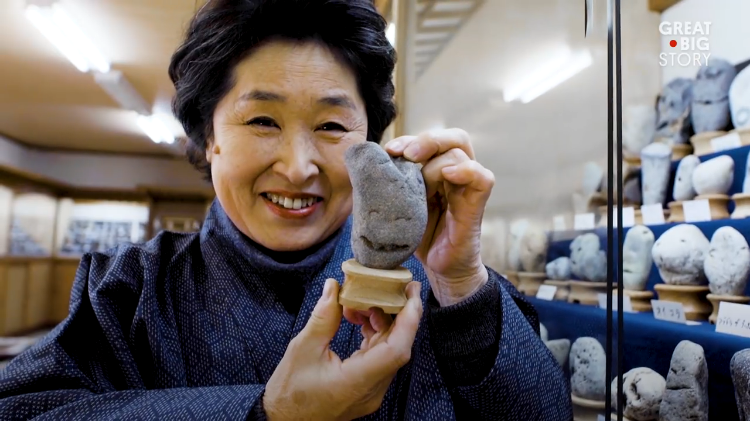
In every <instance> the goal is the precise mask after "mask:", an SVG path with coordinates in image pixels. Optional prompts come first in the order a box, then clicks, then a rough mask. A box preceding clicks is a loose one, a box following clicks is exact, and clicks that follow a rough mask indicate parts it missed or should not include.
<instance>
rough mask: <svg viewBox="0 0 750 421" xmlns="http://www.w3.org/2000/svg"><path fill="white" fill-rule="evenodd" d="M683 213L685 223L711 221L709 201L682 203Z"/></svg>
mask: <svg viewBox="0 0 750 421" xmlns="http://www.w3.org/2000/svg"><path fill="white" fill-rule="evenodd" d="M682 213H684V214H685V222H706V221H710V220H711V208H710V207H709V206H708V200H705V199H701V200H686V201H684V202H682Z"/></svg>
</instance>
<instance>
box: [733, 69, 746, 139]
mask: <svg viewBox="0 0 750 421" xmlns="http://www.w3.org/2000/svg"><path fill="white" fill-rule="evenodd" d="M729 109H730V111H731V114H732V124H733V125H734V128H735V129H745V128H750V67H745V68H744V69H742V71H740V72H739V73H738V74H737V76H735V78H734V81H732V86H731V87H730V88H729Z"/></svg>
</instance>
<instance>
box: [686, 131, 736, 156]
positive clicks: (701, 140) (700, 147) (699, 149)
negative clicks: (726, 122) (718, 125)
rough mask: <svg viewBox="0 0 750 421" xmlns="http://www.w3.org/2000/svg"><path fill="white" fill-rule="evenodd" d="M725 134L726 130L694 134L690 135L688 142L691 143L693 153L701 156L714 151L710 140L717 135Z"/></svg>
mask: <svg viewBox="0 0 750 421" xmlns="http://www.w3.org/2000/svg"><path fill="white" fill-rule="evenodd" d="M725 134H727V132H723V131H718V132H704V133H698V134H694V135H693V136H691V137H690V143H691V144H692V145H693V151H694V152H693V155H696V156H703V155H708V154H710V153H714V148H713V146H712V145H711V140H712V139H715V138H717V137H719V136H724V135H725Z"/></svg>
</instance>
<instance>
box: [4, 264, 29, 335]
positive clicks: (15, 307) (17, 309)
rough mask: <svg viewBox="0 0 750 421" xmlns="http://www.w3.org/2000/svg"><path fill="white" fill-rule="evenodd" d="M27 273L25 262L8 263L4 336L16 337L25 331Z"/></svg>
mask: <svg viewBox="0 0 750 421" xmlns="http://www.w3.org/2000/svg"><path fill="white" fill-rule="evenodd" d="M28 273H29V268H28V265H27V264H26V263H25V262H10V263H8V266H7V269H6V272H5V302H4V303H3V304H4V307H5V308H4V309H3V310H4V311H3V313H4V319H5V320H4V322H5V323H4V324H3V331H4V334H5V335H17V334H20V333H22V332H24V331H25V330H27V326H26V317H25V312H24V310H25V308H24V304H25V303H26V299H25V298H26V280H27V276H28Z"/></svg>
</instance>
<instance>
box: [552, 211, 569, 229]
mask: <svg viewBox="0 0 750 421" xmlns="http://www.w3.org/2000/svg"><path fill="white" fill-rule="evenodd" d="M567 229H568V227H567V226H566V225H565V217H564V216H563V215H558V216H556V217H554V218H552V230H553V231H565V230H567Z"/></svg>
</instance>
